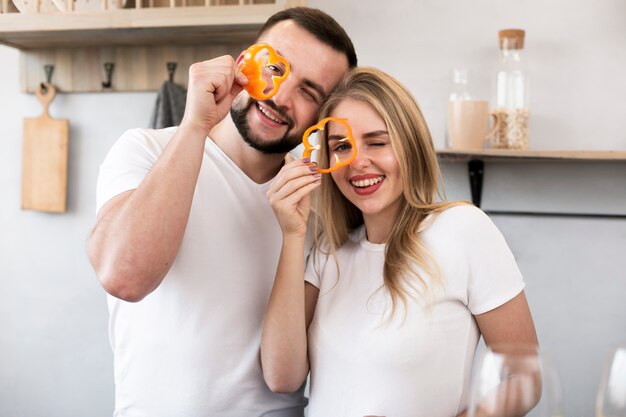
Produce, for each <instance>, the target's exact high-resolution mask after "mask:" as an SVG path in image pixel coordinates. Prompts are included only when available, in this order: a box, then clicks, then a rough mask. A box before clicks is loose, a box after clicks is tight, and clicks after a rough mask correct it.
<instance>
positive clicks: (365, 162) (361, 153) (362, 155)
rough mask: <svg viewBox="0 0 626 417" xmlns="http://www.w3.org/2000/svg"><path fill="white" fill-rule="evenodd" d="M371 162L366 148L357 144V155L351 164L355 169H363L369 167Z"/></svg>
mask: <svg viewBox="0 0 626 417" xmlns="http://www.w3.org/2000/svg"><path fill="white" fill-rule="evenodd" d="M370 164H371V161H370V158H369V155H368V154H367V151H366V150H365V149H361V147H359V146H357V149H356V157H355V158H354V161H352V163H351V164H350V166H351V167H352V168H354V169H363V168H366V167H368V166H369V165H370Z"/></svg>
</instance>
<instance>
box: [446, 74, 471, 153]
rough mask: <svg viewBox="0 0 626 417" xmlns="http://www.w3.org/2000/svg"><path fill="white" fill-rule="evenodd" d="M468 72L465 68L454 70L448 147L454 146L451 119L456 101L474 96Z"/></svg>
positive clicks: (447, 111)
mask: <svg viewBox="0 0 626 417" xmlns="http://www.w3.org/2000/svg"><path fill="white" fill-rule="evenodd" d="M468 77H469V75H468V72H467V70H465V69H454V70H452V83H451V85H450V94H449V96H448V102H447V108H446V148H452V141H451V140H450V120H451V119H452V118H453V115H452V113H453V111H454V102H457V101H464V100H471V99H472V96H471V95H470V92H469V87H468V84H467V83H468Z"/></svg>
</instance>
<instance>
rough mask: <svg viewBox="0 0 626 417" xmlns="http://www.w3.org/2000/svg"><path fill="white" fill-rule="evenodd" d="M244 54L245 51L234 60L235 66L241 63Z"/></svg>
mask: <svg viewBox="0 0 626 417" xmlns="http://www.w3.org/2000/svg"><path fill="white" fill-rule="evenodd" d="M245 54H246V51H241V53H240V54H239V56H238V57H237V59H236V60H235V64H237V65H239V64H240V63H241V60H242V59H243V56H244V55H245Z"/></svg>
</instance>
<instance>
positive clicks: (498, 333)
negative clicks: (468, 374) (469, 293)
mask: <svg viewBox="0 0 626 417" xmlns="http://www.w3.org/2000/svg"><path fill="white" fill-rule="evenodd" d="M475 318H476V323H477V324H478V327H479V329H480V332H481V334H482V336H483V339H484V340H485V344H486V345H487V346H488V347H490V348H494V349H498V347H499V346H501V347H506V346H509V347H511V346H519V347H527V348H530V349H532V348H533V347H538V341H537V333H536V332H535V325H534V324H533V319H532V316H531V313H530V309H529V307H528V302H527V300H526V295H525V294H524V292H523V291H522V292H521V293H519V294H518V295H517V296H515V297H514V298H512V299H511V300H510V301H508V302H506V303H504V304H503V305H501V306H500V307H497V308H495V309H493V310H491V311H488V312H486V313H483V314H479V315H476V316H475ZM511 365H512V367H511V368H508V372H509V373H508V375H507V378H506V379H504V380H503V381H502V382H501V383H500V385H498V386H497V388H496V389H494V390H493V392H492V393H491V394H490V397H489V398H490V401H487V402H486V403H490V405H491V406H480V405H479V407H478V408H477V410H476V412H475V416H476V417H486V416H496V415H497V416H499V417H517V416H523V415H525V413H526V412H527V411H528V410H530V409H532V408H533V407H534V406H535V405H536V404H537V402H539V399H540V397H541V375H540V373H539V368H538V367H535V366H532V369H530V368H528V367H524V368H523V369H515V366H514V365H515V363H513V362H512V363H511ZM531 365H532V364H531ZM493 404H496V405H497V407H498V409H497V410H495V409H491V408H493V407H492V406H493ZM466 415H467V411H464V412H462V413H461V414H459V415H458V416H457V417H465V416H466Z"/></svg>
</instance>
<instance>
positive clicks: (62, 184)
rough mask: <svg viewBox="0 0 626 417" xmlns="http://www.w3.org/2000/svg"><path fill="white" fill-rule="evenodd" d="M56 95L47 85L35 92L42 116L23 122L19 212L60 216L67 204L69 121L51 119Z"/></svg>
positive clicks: (52, 88)
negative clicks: (51, 108)
mask: <svg viewBox="0 0 626 417" xmlns="http://www.w3.org/2000/svg"><path fill="white" fill-rule="evenodd" d="M55 94H56V89H55V88H54V86H52V85H50V84H42V85H41V86H40V88H39V89H37V90H36V91H35V95H36V97H37V99H39V101H40V102H41V103H42V104H43V107H44V111H43V114H42V115H41V116H39V117H36V118H25V119H24V137H23V153H22V209H25V210H38V211H47V212H54V213H62V212H64V211H65V210H66V202H67V157H68V136H69V121H68V120H58V119H53V118H52V117H50V114H49V113H48V106H49V105H50V102H51V101H52V99H53V98H54V96H55Z"/></svg>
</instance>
